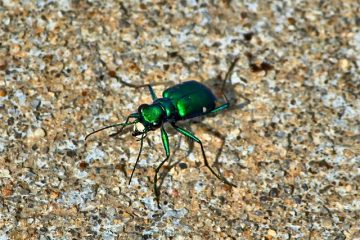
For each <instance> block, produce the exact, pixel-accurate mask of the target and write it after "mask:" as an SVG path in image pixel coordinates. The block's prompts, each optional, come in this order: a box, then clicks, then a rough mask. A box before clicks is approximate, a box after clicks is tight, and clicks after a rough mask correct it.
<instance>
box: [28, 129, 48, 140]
mask: <svg viewBox="0 0 360 240" xmlns="http://www.w3.org/2000/svg"><path fill="white" fill-rule="evenodd" d="M45 136H46V132H45V130H44V129H42V128H37V129H35V131H33V132H32V133H31V134H30V135H29V138H42V137H45Z"/></svg>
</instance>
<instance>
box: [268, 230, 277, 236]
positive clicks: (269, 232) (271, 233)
mask: <svg viewBox="0 0 360 240" xmlns="http://www.w3.org/2000/svg"><path fill="white" fill-rule="evenodd" d="M268 235H269V236H271V237H275V236H276V231H275V230H273V229H269V230H268Z"/></svg>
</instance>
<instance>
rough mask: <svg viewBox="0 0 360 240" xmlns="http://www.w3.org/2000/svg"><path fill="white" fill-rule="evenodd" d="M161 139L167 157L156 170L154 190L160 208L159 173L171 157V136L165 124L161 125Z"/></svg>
mask: <svg viewBox="0 0 360 240" xmlns="http://www.w3.org/2000/svg"><path fill="white" fill-rule="evenodd" d="M161 139H162V142H163V146H164V149H165V154H166V158H165V159H164V160H163V161H162V162H161V163H160V165H159V166H158V167H157V168H156V170H155V176H154V192H155V197H156V202H157V204H158V208H160V191H159V189H158V185H157V181H158V174H159V171H160V168H161V167H162V165H164V163H165V162H166V161H167V160H168V159H169V157H170V147H169V138H168V135H167V133H166V131H165V129H164V126H162V127H161Z"/></svg>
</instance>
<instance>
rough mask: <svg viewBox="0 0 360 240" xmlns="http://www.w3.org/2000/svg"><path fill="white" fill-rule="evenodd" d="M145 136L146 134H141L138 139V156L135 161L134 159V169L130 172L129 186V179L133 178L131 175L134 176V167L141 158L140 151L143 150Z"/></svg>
mask: <svg viewBox="0 0 360 240" xmlns="http://www.w3.org/2000/svg"><path fill="white" fill-rule="evenodd" d="M145 135H146V133H143V134H142V135H141V139H140V141H141V142H140V149H139V154H138V156H137V159H136V162H135V165H134V168H133V170H132V172H131V176H130V179H129V185H130V183H131V179H132V177H133V175H134V172H135V169H136V166H137V164H138V162H139V159H140V156H141V151H142V148H143V144H144V138H145Z"/></svg>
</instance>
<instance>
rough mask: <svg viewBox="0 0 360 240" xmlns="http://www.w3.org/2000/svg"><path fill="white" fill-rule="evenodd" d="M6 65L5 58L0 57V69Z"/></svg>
mask: <svg viewBox="0 0 360 240" xmlns="http://www.w3.org/2000/svg"><path fill="white" fill-rule="evenodd" d="M6 66H7V63H6V61H5V59H2V58H0V70H5V69H6Z"/></svg>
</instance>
